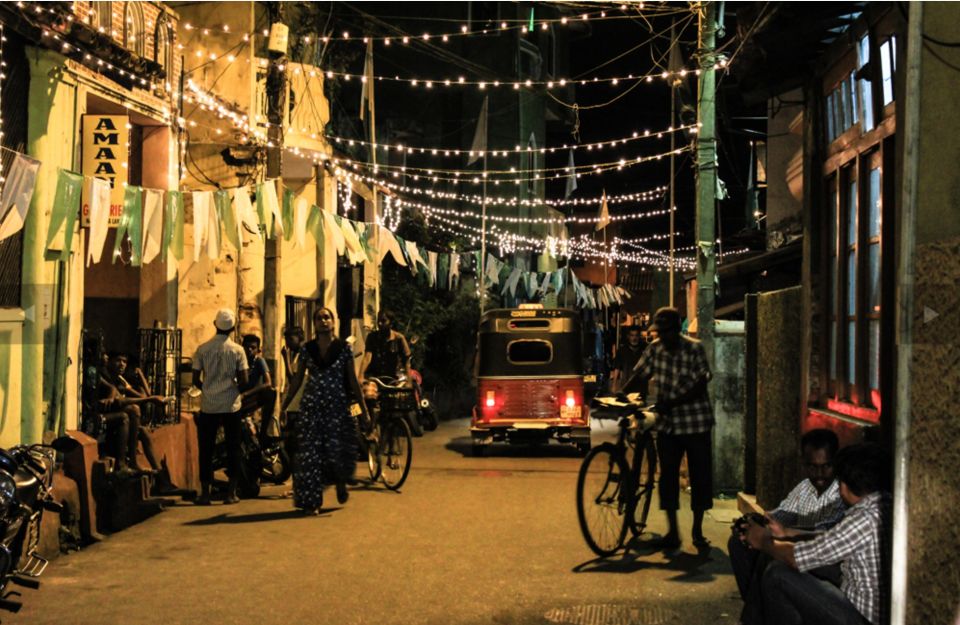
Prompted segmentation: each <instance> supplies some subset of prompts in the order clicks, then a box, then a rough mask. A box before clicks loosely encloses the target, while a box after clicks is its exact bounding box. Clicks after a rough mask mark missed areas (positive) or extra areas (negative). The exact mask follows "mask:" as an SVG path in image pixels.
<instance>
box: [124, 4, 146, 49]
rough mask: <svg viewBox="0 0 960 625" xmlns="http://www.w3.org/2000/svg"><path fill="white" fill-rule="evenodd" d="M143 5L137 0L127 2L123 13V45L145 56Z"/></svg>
mask: <svg viewBox="0 0 960 625" xmlns="http://www.w3.org/2000/svg"><path fill="white" fill-rule="evenodd" d="M146 41H147V37H146V35H145V30H144V26H143V7H141V6H140V3H139V2H127V3H126V9H125V10H124V15H123V45H125V46H126V47H127V49H128V50H130V51H131V52H133V53H134V54H136V55H137V56H146Z"/></svg>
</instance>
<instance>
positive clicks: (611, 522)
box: [577, 443, 630, 556]
mask: <svg viewBox="0 0 960 625" xmlns="http://www.w3.org/2000/svg"><path fill="white" fill-rule="evenodd" d="M629 475H630V474H629V472H628V469H627V463H626V461H625V460H624V458H623V454H622V452H621V451H620V450H619V449H617V447H616V446H615V445H613V444H611V443H604V444H602V445H599V446H598V447H594V448H593V449H591V450H590V453H588V454H587V457H586V458H584V459H583V464H581V465H580V474H579V476H578V477H577V518H578V519H579V520H580V531H581V532H582V533H583V539H584V540H586V541H587V545H588V546H589V547H590V549H591V550H593V552H594V553H595V554H597V555H598V556H609V555H611V554H613V553H614V552H616V551H617V549H619V548H620V546H621V545H622V544H623V538H624V536H625V535H626V533H627V515H626V513H627V505H626V503H627V502H626V499H628V498H629V496H630V491H629V489H628V488H627V486H628V483H629Z"/></svg>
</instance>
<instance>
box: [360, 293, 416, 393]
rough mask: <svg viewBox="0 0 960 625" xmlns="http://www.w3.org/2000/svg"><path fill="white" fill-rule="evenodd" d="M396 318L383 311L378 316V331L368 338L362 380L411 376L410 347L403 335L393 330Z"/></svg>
mask: <svg viewBox="0 0 960 625" xmlns="http://www.w3.org/2000/svg"><path fill="white" fill-rule="evenodd" d="M393 322H394V316H393V313H392V312H390V311H389V310H381V311H380V313H379V314H378V315H377V330H376V331H375V332H371V333H370V335H369V336H368V337H367V341H366V347H365V349H364V354H363V363H362V364H361V365H360V379H361V380H363V379H365V378H366V377H367V376H368V375H369V376H374V377H380V376H389V377H392V378H396V377H399V376H401V375H404V376H406V378H407V380H410V379H411V376H410V345H408V344H407V339H406V337H405V336H403V335H402V334H401V333H399V332H397V331H396V330H394V329H393Z"/></svg>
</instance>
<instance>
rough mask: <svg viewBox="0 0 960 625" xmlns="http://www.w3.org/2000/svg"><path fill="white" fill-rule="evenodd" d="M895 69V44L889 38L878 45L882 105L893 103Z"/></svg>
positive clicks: (893, 40)
mask: <svg viewBox="0 0 960 625" xmlns="http://www.w3.org/2000/svg"><path fill="white" fill-rule="evenodd" d="M896 69H897V42H896V40H895V39H894V38H893V37H891V38H890V39H887V40H886V41H884V42H883V43H882V44H880V78H881V81H882V84H883V105H884V106H886V105H888V104H890V103H891V102H893V75H894V72H895V71H896Z"/></svg>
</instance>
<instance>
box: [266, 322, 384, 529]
mask: <svg viewBox="0 0 960 625" xmlns="http://www.w3.org/2000/svg"><path fill="white" fill-rule="evenodd" d="M313 324H314V329H315V332H314V334H315V336H316V338H314V339H313V340H311V341H308V342H307V343H306V344H305V345H304V346H303V348H302V350H301V355H300V362H301V363H302V366H300V367H299V369H298V370H297V371H296V373H295V375H294V378H293V380H291V381H290V387H289V388H288V389H287V394H286V396H285V397H284V400H283V409H284V410H286V409H287V407H288V406H289V405H290V402H291V401H293V398H294V397H295V396H296V395H297V392H298V391H299V390H300V386H301V385H302V384H303V379H304V377H306V378H307V386H306V389H305V390H304V392H303V396H302V398H301V401H300V415H299V418H298V419H297V433H296V436H297V451H296V457H295V459H294V463H293V505H294V506H295V507H297V508H299V509H301V510H303V512H304V513H306V514H319V511H320V507H321V506H322V505H323V489H324V487H325V486H328V485H330V484H335V485H336V491H337V502H338V503H341V504H343V503H346V501H347V499H348V498H349V493H348V492H347V483H348V482H350V481H352V480H353V475H354V472H355V471H356V466H357V451H358V449H357V426H356V423H355V421H354V418H353V416H352V415H351V411H350V406H351V404H352V403H354V402H356V403H358V404H359V405H360V409H361V411H362V414H363V415H366V406H365V404H364V402H363V394H362V392H361V390H360V383H359V381H358V380H357V374H356V370H355V369H354V364H353V350H352V349H351V348H350V346H349V345H348V344H347V343H346V342H345V341H342V340H340V339H338V338H336V337H335V335H334V328H335V327H336V321H335V319H334V315H333V312H332V311H331V310H330V309H329V308H321V309H319V310H317V311H316V313H314V316H313Z"/></svg>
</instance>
